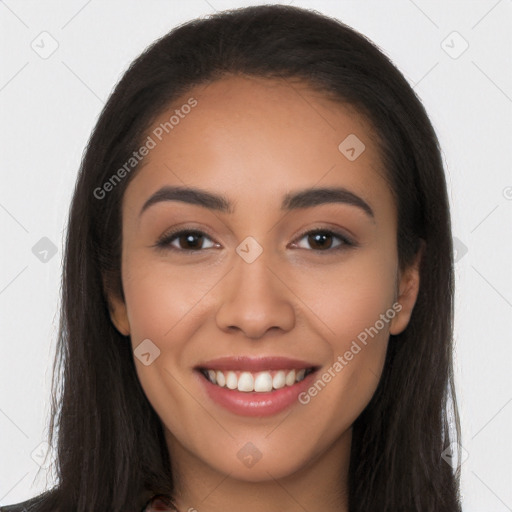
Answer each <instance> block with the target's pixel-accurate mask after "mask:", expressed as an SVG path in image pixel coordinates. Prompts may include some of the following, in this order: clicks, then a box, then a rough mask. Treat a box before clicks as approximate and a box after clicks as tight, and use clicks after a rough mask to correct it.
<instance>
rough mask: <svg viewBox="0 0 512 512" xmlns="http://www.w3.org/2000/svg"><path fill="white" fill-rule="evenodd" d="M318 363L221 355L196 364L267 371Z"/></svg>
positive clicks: (312, 365)
mask: <svg viewBox="0 0 512 512" xmlns="http://www.w3.org/2000/svg"><path fill="white" fill-rule="evenodd" d="M316 367H317V365H315V364H312V363H309V362H307V361H303V360H300V359H292V358H289V357H276V356H272V357H258V358H255V357H247V356H236V357H233V356H230V357H219V358H217V359H211V360H209V361H205V362H204V363H201V364H199V365H197V366H196V368H197V369H207V370H220V371H229V370H232V371H235V370H241V371H249V372H257V371H265V370H293V369H301V368H316Z"/></svg>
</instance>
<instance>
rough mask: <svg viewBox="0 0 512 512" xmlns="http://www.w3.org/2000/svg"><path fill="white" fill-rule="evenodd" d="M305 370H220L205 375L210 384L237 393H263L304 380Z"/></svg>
mask: <svg viewBox="0 0 512 512" xmlns="http://www.w3.org/2000/svg"><path fill="white" fill-rule="evenodd" d="M305 374H306V369H305V368H303V369H300V370H278V371H276V372H271V371H270V370H269V371H264V372H257V373H251V372H234V371H229V372H221V371H220V370H217V371H216V370H206V372H205V375H206V377H207V378H208V380H209V381H210V382H211V383H212V384H217V386H220V387H227V388H229V389H237V390H238V391H244V392H247V393H248V392H251V391H256V392H259V393H264V392H267V391H272V389H281V388H284V387H285V386H293V385H294V384H295V383H296V382H300V381H301V380H302V379H304V377H305Z"/></svg>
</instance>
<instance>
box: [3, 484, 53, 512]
mask: <svg viewBox="0 0 512 512" xmlns="http://www.w3.org/2000/svg"><path fill="white" fill-rule="evenodd" d="M56 493H57V490H56V489H51V490H49V491H45V492H43V493H42V494H39V495H38V496H35V497H34V498H30V499H28V500H26V501H23V502H21V503H16V504H14V505H3V506H0V512H37V511H39V510H40V509H41V507H43V506H44V505H47V504H48V503H49V502H50V501H52V499H53V498H55V495H56Z"/></svg>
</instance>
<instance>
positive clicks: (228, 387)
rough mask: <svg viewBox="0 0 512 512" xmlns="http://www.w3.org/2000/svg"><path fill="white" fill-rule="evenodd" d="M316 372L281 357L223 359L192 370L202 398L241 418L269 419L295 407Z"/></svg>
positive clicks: (315, 369)
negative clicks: (203, 396) (199, 385)
mask: <svg viewBox="0 0 512 512" xmlns="http://www.w3.org/2000/svg"><path fill="white" fill-rule="evenodd" d="M319 368H320V366H319V365H313V364H311V363H309V362H306V361H300V360H298V359H289V358H283V357H262V358H257V359H255V358H250V357H226V358H220V359H216V360H212V361H206V362H204V363H201V364H200V365H198V366H196V367H195V368H194V369H195V370H196V375H198V378H199V380H200V384H201V387H202V388H203V389H204V391H205V392H206V393H205V396H206V397H208V398H209V399H210V400H211V401H212V402H213V403H214V404H217V405H220V406H221V407H222V408H224V409H226V410H228V411H230V412H231V413H234V414H237V415H242V416H259V417H261V416H270V415H273V414H277V413H279V412H281V411H283V410H284V409H287V408H289V407H291V406H293V404H298V403H299V402H298V396H299V394H300V393H301V392H303V391H304V390H306V389H307V387H308V386H310V385H311V382H312V379H313V376H314V374H315V373H316V372H317V370H318V369H319Z"/></svg>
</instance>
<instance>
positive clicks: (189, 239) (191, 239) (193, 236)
mask: <svg viewBox="0 0 512 512" xmlns="http://www.w3.org/2000/svg"><path fill="white" fill-rule="evenodd" d="M184 238H185V240H186V243H185V244H186V247H185V248H188V249H190V248H191V247H192V248H197V247H198V246H199V247H200V246H201V239H202V238H203V236H202V235H198V234H192V233H190V234H188V235H186V236H185V237H184ZM194 239H199V242H197V241H196V243H194ZM187 244H188V245H187Z"/></svg>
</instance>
